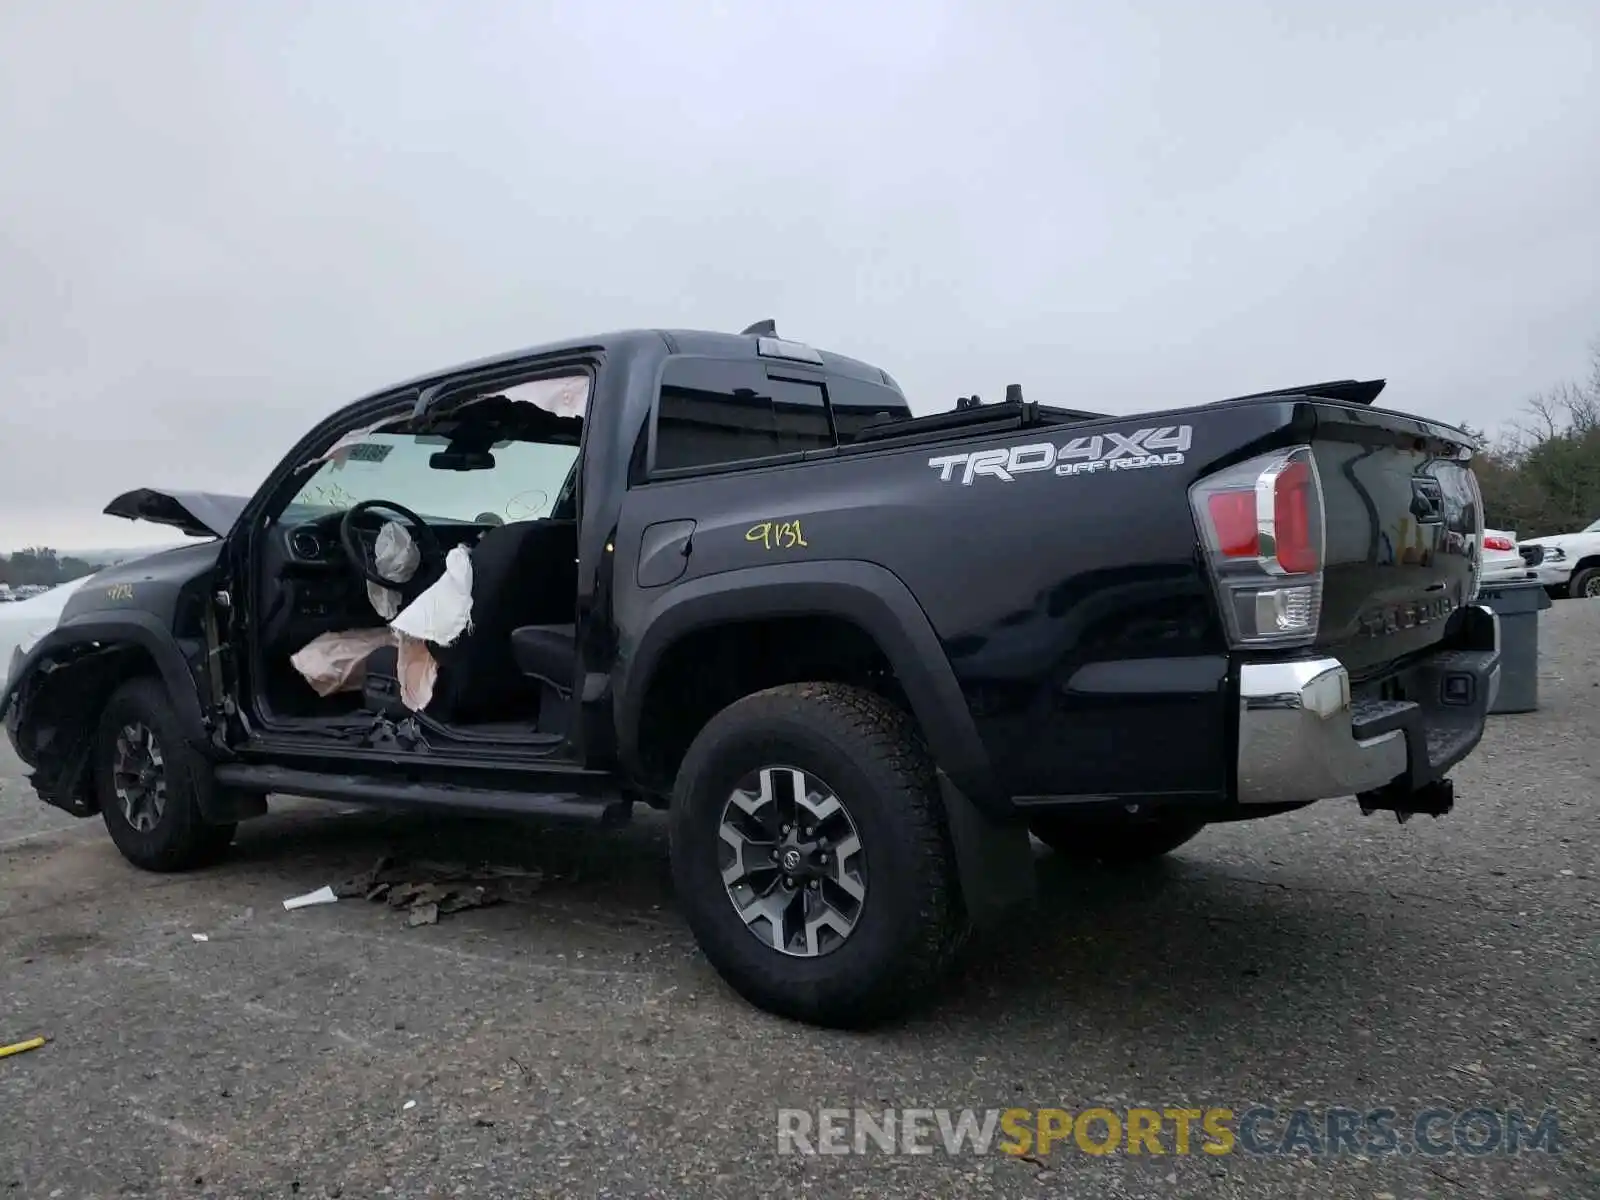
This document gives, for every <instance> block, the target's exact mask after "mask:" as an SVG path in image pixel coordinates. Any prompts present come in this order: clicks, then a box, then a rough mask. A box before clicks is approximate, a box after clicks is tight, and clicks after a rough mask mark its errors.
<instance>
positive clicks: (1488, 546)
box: [1483, 537, 1517, 550]
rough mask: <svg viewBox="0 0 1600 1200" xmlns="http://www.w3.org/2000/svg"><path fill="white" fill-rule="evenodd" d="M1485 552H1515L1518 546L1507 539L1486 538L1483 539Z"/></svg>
mask: <svg viewBox="0 0 1600 1200" xmlns="http://www.w3.org/2000/svg"><path fill="white" fill-rule="evenodd" d="M1483 548H1484V549H1485V550H1515V549H1516V548H1517V544H1516V543H1515V542H1513V541H1512V540H1511V539H1510V538H1506V537H1486V538H1484V539H1483Z"/></svg>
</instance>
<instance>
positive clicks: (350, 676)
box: [289, 626, 394, 696]
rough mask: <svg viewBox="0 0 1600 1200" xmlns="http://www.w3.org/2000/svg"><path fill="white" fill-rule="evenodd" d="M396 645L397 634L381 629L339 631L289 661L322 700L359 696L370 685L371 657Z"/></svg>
mask: <svg viewBox="0 0 1600 1200" xmlns="http://www.w3.org/2000/svg"><path fill="white" fill-rule="evenodd" d="M392 645H394V634H392V633H390V632H389V631H388V630H387V629H384V628H382V627H381V626H380V627H379V628H377V629H346V630H336V631H334V632H333V633H324V634H321V635H320V636H318V637H314V638H312V639H311V640H310V641H309V642H307V643H306V644H305V645H304V646H303V647H301V648H300V649H299V650H298V651H296V652H295V653H294V654H293V655H291V656H290V658H289V661H290V662H291V663H292V664H293V665H294V669H295V670H296V671H299V672H300V674H301V675H302V676H304V677H305V681H306V682H307V683H309V684H310V685H311V689H312V691H314V692H316V693H317V695H319V696H331V695H333V694H334V693H335V692H359V691H360V690H361V689H362V688H363V687H364V686H365V685H366V682H367V655H369V654H371V653H372V652H373V651H374V650H379V649H382V648H383V647H384V646H392Z"/></svg>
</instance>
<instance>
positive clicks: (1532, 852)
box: [0, 601, 1600, 1200]
mask: <svg viewBox="0 0 1600 1200" xmlns="http://www.w3.org/2000/svg"><path fill="white" fill-rule="evenodd" d="M1541 622H1542V626H1543V629H1542V636H1543V652H1544V653H1543V663H1544V667H1543V674H1542V680H1541V688H1542V697H1541V699H1542V707H1541V709H1540V711H1539V712H1537V713H1532V714H1527V715H1523V716H1506V717H1497V718H1495V719H1494V720H1493V722H1492V725H1491V729H1490V732H1489V735H1488V736H1487V738H1486V739H1485V742H1484V744H1483V746H1482V747H1481V748H1480V750H1479V751H1478V753H1477V754H1476V755H1475V756H1474V758H1473V759H1472V760H1471V761H1470V762H1469V763H1468V764H1467V765H1466V766H1465V767H1464V768H1462V769H1461V770H1460V771H1459V772H1458V773H1457V781H1458V786H1459V790H1458V808H1457V810H1456V812H1455V813H1454V814H1452V815H1451V816H1449V817H1446V818H1444V819H1441V820H1437V821H1435V820H1431V819H1429V818H1426V817H1422V818H1417V819H1415V820H1413V821H1411V822H1410V823H1408V824H1407V825H1405V826H1403V827H1402V826H1400V825H1398V824H1397V823H1396V822H1395V821H1394V819H1393V817H1392V816H1383V815H1374V816H1372V817H1369V818H1362V817H1361V816H1360V815H1359V813H1358V812H1357V811H1356V808H1355V806H1354V804H1353V802H1343V801H1338V802H1329V803H1325V804H1322V805H1318V806H1315V807H1314V808H1313V809H1310V810H1307V811H1304V812H1301V813H1296V814H1292V815H1290V816H1286V817H1279V818H1274V819H1271V820H1268V821H1264V822H1259V823H1252V824H1244V825H1235V826H1231V827H1219V828H1213V829H1210V830H1207V831H1206V832H1205V833H1204V834H1202V835H1201V837H1200V838H1198V839H1197V840H1195V841H1194V842H1192V843H1190V844H1189V845H1188V846H1186V847H1184V848H1183V849H1182V850H1180V851H1178V852H1177V853H1176V854H1175V855H1174V856H1172V858H1171V859H1169V860H1168V861H1166V862H1165V863H1163V864H1160V865H1158V866H1156V867H1155V868H1153V869H1149V870H1144V871H1138V872H1133V873H1125V874H1121V875H1118V874H1112V873H1100V872H1093V873H1085V872H1083V871H1073V870H1068V869H1067V868H1065V867H1064V866H1063V865H1062V864H1060V863H1057V862H1055V861H1054V860H1053V859H1052V858H1051V856H1050V855H1049V854H1048V853H1047V852H1045V851H1044V850H1043V849H1042V848H1041V849H1040V851H1039V857H1038V863H1037V866H1038V870H1039V873H1040V882H1041V889H1042V892H1043V897H1042V902H1041V906H1040V907H1039V908H1038V910H1037V911H1036V912H1034V913H1032V914H1029V915H1025V916H1024V917H1022V918H1021V919H1019V920H1018V921H1017V922H1016V924H1015V926H1014V927H1013V928H1011V929H1010V930H1008V931H1007V932H1006V933H1005V934H1004V936H1002V937H1000V938H998V939H996V940H993V941H991V942H990V943H988V944H986V946H985V947H984V948H983V949H982V951H981V952H980V953H979V954H977V955H975V956H974V957H973V958H972V960H971V961H970V962H969V963H968V964H967V965H966V966H965V968H964V970H963V972H962V974H961V976H960V977H959V978H958V979H956V980H955V981H953V983H952V986H951V987H950V988H949V991H948V993H947V994H946V995H944V996H943V997H942V999H941V1002H940V1003H939V1004H937V1005H936V1006H935V1007H933V1008H932V1009H931V1010H929V1011H928V1012H927V1013H926V1014H924V1015H922V1016H920V1017H919V1018H917V1019H915V1020H914V1021H912V1022H910V1023H908V1024H905V1025H902V1026H900V1027H897V1028H893V1029H889V1030H885V1031H880V1032H878V1033H875V1034H871V1035H840V1034H832V1033H819V1032H816V1031H813V1030H809V1029H806V1028H803V1027H799V1026H794V1025H789V1024H785V1023H783V1022H780V1021H777V1020H773V1019H770V1018H768V1017H766V1016H764V1015H762V1014H760V1013H757V1012H755V1011H753V1010H751V1009H750V1008H748V1007H747V1006H746V1005H744V1004H743V1003H742V1002H740V1001H739V1000H737V999H736V998H734V997H733V996H732V995H731V994H730V993H729V992H728V991H727V990H726V989H725V988H724V987H723V986H722V985H721V983H720V982H719V981H718V980H717V978H716V977H715V975H714V974H713V973H712V972H711V970H710V969H709V968H708V967H707V966H706V964H705V963H704V961H703V960H701V958H700V957H699V956H698V954H697V953H696V951H695V948H694V945H693V943H692V942H691V940H690V937H689V935H688V932H687V930H686V929H685V927H684V925H683V922H682V921H681V919H680V918H679V916H678V914H677V912H676V910H675V906H674V902H673V898H672V894H671V890H670V887H669V885H668V882H667V872H666V865H665V838H664V831H663V827H662V824H661V822H660V820H659V819H655V818H654V815H653V814H652V815H649V816H646V817H644V818H641V819H640V820H638V821H637V822H636V823H635V824H634V826H633V827H632V828H630V829H629V830H627V831H625V832H624V833H622V834H621V835H605V834H601V833H599V832H596V831H592V830H587V829H583V828H571V827H567V828H563V827H558V826H539V827H527V826H518V825H505V824H492V823H487V822H471V821H460V820H450V821H442V820H438V819H430V820H424V819H419V818H414V817H412V818H405V819H399V818H391V817H384V816H381V815H376V814H369V813H359V812H354V811H346V810H343V809H341V808H340V807H337V806H330V805H315V804H311V803H309V802H288V801H286V802H284V803H282V804H279V805H275V808H274V812H273V814H272V815H271V816H269V817H267V818H265V819H263V820H261V821H259V822H254V823H251V824H248V825H246V826H244V827H242V828H241V831H240V835H239V841H238V846H237V849H236V853H235V855H234V856H233V858H232V859H231V860H230V861H229V862H228V863H227V864H226V865H223V866H221V867H219V868H216V869H213V870H211V871H207V872H204V873H201V874H197V875H192V876H182V877H157V876H152V875H145V874H141V873H139V872H137V871H135V870H133V869H132V868H130V867H128V866H126V865H125V864H124V863H123V861H122V859H121V858H120V857H119V856H118V855H117V853H116V851H115V850H114V849H113V848H112V846H111V843H110V841H109V840H108V839H107V838H106V836H105V833H104V829H103V827H101V826H100V824H99V823H98V822H97V821H85V822H75V821H72V820H71V819H69V818H66V817H64V816H62V815H60V814H58V813H55V812H54V811H53V810H50V809H47V808H44V807H43V806H41V805H39V804H38V803H37V801H36V800H35V799H34V798H33V796H32V793H31V791H30V790H29V789H28V788H27V786H26V784H25V783H23V782H22V781H21V779H20V775H19V772H18V764H17V762H16V760H15V759H14V758H13V757H11V755H10V750H9V746H5V747H4V748H3V749H0V780H3V781H4V786H3V789H0V1043H3V1042H8V1041H16V1040H19V1039H23V1038H27V1037H30V1036H32V1035H34V1034H35V1033H46V1034H49V1035H50V1036H51V1037H52V1038H53V1039H54V1040H53V1041H52V1043H51V1044H49V1045H47V1046H46V1047H44V1048H43V1049H41V1050H37V1051H34V1052H32V1053H27V1054H22V1055H18V1056H15V1057H11V1058H5V1059H0V1200H7V1198H9V1197H13V1196H15V1197H34V1196H38V1197H78V1196H127V1195H148V1196H161V1197H179V1196H252V1197H253V1196H301V1197H319V1196H341V1195H342V1196H345V1197H363V1198H364V1197H374V1196H393V1197H423V1196H429V1197H431V1196H456V1195H460V1196H468V1197H519V1198H520V1197H529V1196H595V1195H599V1196H619V1197H620V1196H685V1197H694V1196H727V1197H738V1198H740V1200H745V1198H748V1197H754V1196H767V1195H771V1196H809V1197H831V1196H871V1197H874V1198H877V1200H888V1198H891V1197H902V1196H935V1195H936V1196H941V1197H956V1196H1023V1197H1028V1196H1082V1197H1120V1196H1138V1197H1142V1196H1171V1195H1179V1196H1195V1195H1201V1194H1204V1195H1208V1196H1209V1195H1216V1196H1249V1197H1262V1198H1267V1197H1271V1198H1275V1200H1276V1198H1279V1197H1289V1196H1349V1197H1360V1198H1362V1200H1374V1198H1376V1200H1384V1198H1385V1197H1389V1198H1391V1200H1408V1198H1411V1197H1419V1196H1439V1197H1466V1196H1495V1197H1500V1196H1517V1197H1522V1196H1556V1197H1565V1196H1571V1197H1585V1196H1586V1197H1595V1196H1600V1171H1597V1168H1600V1153H1597V1150H1600V1144H1597V1133H1596V1128H1595V1116H1594V1114H1595V1111H1596V1096H1597V1091H1600V1087H1597V1080H1600V1043H1597V1037H1600V817H1597V813H1600V807H1597V806H1600V603H1588V602H1577V601H1572V602H1564V603H1560V604H1557V605H1556V606H1555V607H1554V608H1553V609H1552V610H1551V611H1549V612H1547V613H1545V614H1544V616H1543V617H1542V618H1541ZM395 849H398V850H399V851H400V852H401V853H408V852H411V853H420V854H422V855H424V856H425V857H427V858H431V859H455V860H466V861H475V860H480V859H483V858H487V857H492V858H493V859H494V860H495V861H496V862H501V863H507V864H520V865H523V866H533V867H538V868H542V869H543V870H545V871H546V872H548V873H549V875H550V876H551V878H549V879H547V880H546V882H545V883H544V885H543V887H542V889H541V890H540V891H539V892H538V894H537V895H535V896H533V897H532V898H531V900H530V901H529V902H527V903H516V904H507V905H503V906H500V907H496V908H488V909H482V910H476V911H469V912H462V913H457V914H454V915H452V916H448V917H445V918H443V919H442V920H441V921H440V923H439V924H437V925H434V926H425V927H422V928H407V927H406V925H405V922H404V920H403V919H402V918H401V917H400V916H399V915H398V914H397V913H395V912H394V911H392V910H390V909H387V908H385V907H384V906H382V905H381V904H369V903H366V902H364V901H362V900H359V899H352V900H344V901H341V902H339V903H338V904H335V905H329V906H325V907H317V908H308V909H302V910H298V911H294V912H286V911H284V909H283V907H282V904H281V902H282V900H283V899H284V898H285V897H288V896H292V895H296V894H298V893H301V892H306V891H310V890H312V889H314V888H316V887H319V886H321V885H323V884H326V883H333V882H337V881H339V880H341V879H344V878H347V877H349V876H351V875H354V874H356V873H358V872H359V871H361V870H362V869H364V868H366V867H368V866H369V865H371V864H372V863H373V862H374V861H375V860H376V859H377V858H378V857H379V856H380V855H381V854H383V853H385V852H386V851H390V850H395ZM195 934H203V935H205V936H206V938H207V940H206V941H198V940H196V939H195V938H194V936H192V935H195ZM1095 1104H1100V1105H1105V1106H1109V1107H1112V1108H1117V1107H1126V1106H1130V1105H1149V1106H1152V1107H1156V1108H1167V1107H1178V1106H1186V1105H1187V1106H1193V1107H1205V1106H1210V1105H1218V1106H1223V1107H1229V1108H1232V1109H1234V1110H1235V1111H1236V1112H1242V1111H1243V1110H1245V1109H1247V1108H1249V1107H1250V1106H1251V1105H1252V1104H1270V1105H1273V1106H1275V1107H1277V1108H1278V1109H1279V1110H1280V1111H1281V1110H1284V1109H1288V1108H1291V1107H1293V1106H1295V1105H1297V1104H1300V1105H1308V1106H1313V1107H1315V1108H1317V1109H1318V1110H1319V1111H1321V1110H1322V1109H1325V1108H1326V1107H1327V1106H1331V1105H1347V1106H1350V1107H1353V1108H1355V1109H1358V1110H1368V1109H1373V1108H1380V1107H1390V1108H1394V1109H1396V1110H1399V1111H1400V1113H1401V1114H1402V1119H1401V1121H1400V1122H1398V1123H1399V1124H1401V1125H1404V1122H1405V1120H1406V1119H1407V1118H1408V1117H1409V1116H1410V1115H1411V1114H1414V1113H1415V1112H1416V1111H1417V1110H1419V1109H1421V1108H1424V1107H1427V1106H1428V1105H1430V1104H1439V1105H1442V1106H1445V1107H1449V1108H1452V1109H1457V1110H1465V1109H1470V1108H1473V1107H1478V1106H1489V1107H1494V1108H1501V1109H1503V1108H1505V1107H1507V1106H1510V1107H1520V1108H1522V1109H1524V1110H1527V1111H1529V1112H1531V1113H1533V1114H1538V1113H1539V1112H1541V1111H1542V1110H1544V1109H1545V1108H1546V1107H1547V1106H1553V1107H1555V1108H1557V1109H1558V1110H1559V1113H1560V1131H1561V1143H1560V1151H1561V1152H1560V1153H1559V1154H1555V1155H1551V1154H1546V1153H1537V1152H1535V1153H1524V1154H1522V1155H1519V1156H1516V1157H1505V1156H1489V1157H1485V1158H1473V1157H1468V1156H1465V1155H1462V1154H1459V1153H1458V1154H1453V1155H1449V1156H1444V1157H1439V1158H1433V1157H1423V1156H1418V1155H1412V1156H1402V1155H1390V1156H1366V1157H1362V1156H1354V1155H1345V1156H1342V1157H1321V1158H1312V1157H1309V1156H1305V1155H1292V1156H1287V1157H1285V1156H1276V1157H1272V1156H1258V1155H1249V1154H1244V1153H1234V1154H1231V1155H1227V1156H1222V1157H1213V1156H1208V1155H1204V1154H1198V1153H1194V1154H1190V1155H1187V1156H1180V1155H1176V1154H1172V1153H1170V1151H1171V1150H1172V1149H1173V1145H1172V1142H1171V1140H1170V1138H1169V1140H1168V1142H1167V1149H1168V1151H1169V1153H1168V1154H1167V1155H1165V1156H1162V1157H1154V1156H1150V1155H1148V1154H1146V1155H1139V1156H1133V1155H1126V1154H1119V1155H1115V1156H1110V1157H1097V1156H1091V1155H1088V1154H1085V1153H1082V1152H1081V1151H1078V1150H1076V1149H1074V1148H1073V1147H1072V1145H1071V1143H1070V1142H1069V1143H1068V1144H1067V1145H1065V1146H1063V1147H1058V1148H1057V1149H1056V1151H1055V1152H1054V1153H1053V1154H1050V1155H1049V1156H1048V1157H1046V1158H1039V1159H1036V1160H1033V1161H1029V1160H1025V1159H1019V1158H1016V1157H1014V1156H1009V1155H1003V1154H1000V1153H993V1154H989V1155H987V1156H975V1155H970V1154H967V1155H960V1156H954V1157H952V1156H949V1155H946V1154H944V1153H943V1152H940V1153H938V1154H935V1155H932V1156H923V1157H916V1156H899V1155H888V1154H884V1153H881V1152H879V1151H877V1150H873V1151H870V1152H869V1153H867V1154H865V1155H860V1156H857V1155H849V1156H844V1157H803V1156H793V1155H789V1156H781V1155H779V1154H778V1152H777V1138H776V1129H777V1110H778V1109H779V1108H780V1107H796V1108H805V1109H810V1110H816V1109H817V1108H820V1107H831V1106H837V1107H855V1106H867V1107H871V1108H878V1109H881V1108H882V1107H884V1106H899V1107H929V1108H934V1107H947V1108H954V1109H959V1108H963V1107H968V1106H1000V1107H1008V1106H1026V1107H1046V1106H1057V1105H1060V1106H1065V1107H1069V1108H1073V1109H1081V1108H1084V1107H1087V1106H1090V1105H1095Z"/></svg>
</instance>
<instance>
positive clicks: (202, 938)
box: [189, 933, 211, 942]
mask: <svg viewBox="0 0 1600 1200" xmlns="http://www.w3.org/2000/svg"><path fill="white" fill-rule="evenodd" d="M189 936H190V937H192V938H193V939H194V940H195V941H197V942H209V941H210V940H211V935H210V934H205V933H191V934H190V935H189Z"/></svg>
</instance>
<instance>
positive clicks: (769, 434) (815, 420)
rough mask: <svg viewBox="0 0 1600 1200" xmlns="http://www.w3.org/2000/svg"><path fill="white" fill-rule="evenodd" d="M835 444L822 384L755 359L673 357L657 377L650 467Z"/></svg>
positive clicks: (750, 457)
mask: <svg viewBox="0 0 1600 1200" xmlns="http://www.w3.org/2000/svg"><path fill="white" fill-rule="evenodd" d="M833 444H834V440H833V429H832V426H831V425H830V424H829V421H828V409H827V404H826V400H825V398H824V394H823V390H822V385H821V384H820V383H816V382H812V381H809V380H800V379H785V378H779V377H773V376H769V375H768V374H767V371H766V368H765V367H763V366H762V364H760V363H752V362H726V361H721V360H718V359H701V358H677V359H670V360H669V361H668V362H667V366H666V370H665V372H664V373H663V375H662V378H661V399H660V405H659V407H658V410H657V414H656V453H655V469H656V470H658V471H671V470H682V469H684V468H691V467H711V466H719V465H721V464H724V463H734V462H747V461H751V460H759V459H763V458H774V457H777V456H779V455H784V454H796V453H800V452H802V451H806V450H822V449H828V448H831V447H832V446H833Z"/></svg>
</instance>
